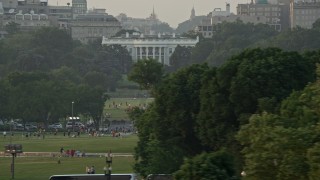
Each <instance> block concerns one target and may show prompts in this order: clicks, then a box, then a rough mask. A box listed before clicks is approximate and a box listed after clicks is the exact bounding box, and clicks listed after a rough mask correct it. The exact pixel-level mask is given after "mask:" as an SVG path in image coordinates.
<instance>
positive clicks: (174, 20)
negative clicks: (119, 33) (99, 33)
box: [49, 0, 250, 28]
mask: <svg viewBox="0 0 320 180" xmlns="http://www.w3.org/2000/svg"><path fill="white" fill-rule="evenodd" d="M68 2H70V3H71V2H72V0H49V4H50V5H57V4H58V5H59V6H65V5H66V4H67V3H68ZM248 2H250V1H249V0H233V1H230V0H229V1H226V0H87V3H88V9H92V8H105V9H106V12H107V13H108V14H111V15H113V16H117V15H119V14H120V13H125V14H126V15H127V16H129V17H135V18H146V17H149V15H150V13H152V9H153V7H154V10H155V13H156V14H157V16H158V18H159V19H160V20H161V21H163V22H167V23H169V24H170V26H171V27H174V28H176V27H177V26H178V24H179V23H181V22H183V21H185V20H188V19H189V17H190V12H191V9H192V7H194V8H195V12H196V15H197V16H199V15H207V14H208V13H209V12H210V11H213V10H214V9H215V8H221V10H222V11H225V5H226V3H230V5H231V11H232V12H233V13H235V14H236V7H237V4H241V3H248Z"/></svg>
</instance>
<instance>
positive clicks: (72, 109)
mask: <svg viewBox="0 0 320 180" xmlns="http://www.w3.org/2000/svg"><path fill="white" fill-rule="evenodd" d="M73 104H74V101H72V103H71V120H72V133H74V118H73Z"/></svg>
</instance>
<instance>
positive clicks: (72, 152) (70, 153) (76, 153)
mask: <svg viewBox="0 0 320 180" xmlns="http://www.w3.org/2000/svg"><path fill="white" fill-rule="evenodd" d="M60 155H61V156H67V157H74V156H76V157H85V153H84V152H80V151H78V150H74V149H71V150H69V149H67V150H66V151H64V149H63V147H61V148H60Z"/></svg>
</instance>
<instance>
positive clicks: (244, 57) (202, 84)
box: [134, 48, 319, 179]
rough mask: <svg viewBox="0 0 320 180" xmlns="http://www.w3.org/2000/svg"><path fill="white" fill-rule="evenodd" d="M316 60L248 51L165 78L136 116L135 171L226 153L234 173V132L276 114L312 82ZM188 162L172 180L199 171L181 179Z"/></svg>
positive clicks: (168, 168) (238, 166) (162, 169)
mask: <svg viewBox="0 0 320 180" xmlns="http://www.w3.org/2000/svg"><path fill="white" fill-rule="evenodd" d="M316 59H319V55H318V52H310V53H306V54H299V53H297V52H284V51H282V50H280V49H277V48H267V49H260V48H257V49H250V50H249V49H248V50H246V51H244V52H242V53H240V54H238V55H237V56H233V57H232V58H231V59H229V60H228V61H227V62H226V63H225V64H224V65H223V66H221V67H219V68H215V67H209V66H208V65H207V64H203V65H198V64H195V65H192V66H189V67H187V68H183V69H180V70H178V71H177V72H175V73H172V74H169V75H167V76H164V77H163V79H162V81H161V82H160V84H158V85H157V86H156V87H154V89H153V92H154V97H155V101H154V103H153V104H152V107H151V108H149V109H148V110H147V111H146V112H144V113H142V114H140V116H139V115H138V116H135V122H136V125H137V128H138V131H139V135H138V136H139V143H138V146H137V148H136V160H137V163H136V165H135V169H136V171H138V172H139V173H141V174H142V175H147V174H157V173H174V172H175V171H177V170H179V169H180V165H182V164H183V162H184V161H183V160H184V158H186V157H187V158H190V160H189V161H186V162H185V163H187V164H193V163H195V164H197V163H199V162H198V161H199V159H197V158H196V157H195V159H193V158H192V157H194V156H195V155H197V154H200V153H201V152H203V151H204V152H216V151H220V150H222V149H225V151H226V152H227V153H228V154H231V155H232V156H233V158H234V159H235V162H234V163H231V162H225V163H230V164H233V165H232V169H233V171H234V172H238V175H239V174H240V173H239V172H240V171H241V170H242V158H243V156H241V155H240V149H241V145H240V144H239V143H238V142H237V139H235V135H236V134H237V132H238V130H239V129H240V128H241V127H242V126H243V125H245V124H248V122H249V117H250V116H251V115H252V114H255V113H260V112H269V113H277V112H279V111H280V103H281V101H282V100H283V99H285V98H287V97H288V96H289V95H290V94H291V93H292V91H294V90H297V91H298V90H301V89H303V88H304V87H305V86H306V85H307V84H308V83H309V82H313V81H314V80H315V77H316V73H315V70H316V66H315V62H316V61H315V60H316ZM134 69H136V68H134ZM136 70H138V69H136ZM137 74H138V73H137ZM136 115H137V114H136ZM301 136H302V135H301ZM245 137H247V138H249V139H251V138H250V137H249V136H245ZM275 152H276V151H275ZM168 161H170V163H167V162H168ZM208 163H209V162H208ZM187 164H185V165H184V166H185V167H184V166H182V167H181V168H182V169H181V171H182V173H178V175H177V177H180V176H181V178H182V179H193V178H196V174H197V173H198V172H195V173H194V174H193V173H190V174H189V175H190V176H188V178H187V177H186V176H187V175H186V176H182V175H181V174H183V172H185V171H186V170H183V169H186V168H191V167H188V166H191V165H187ZM206 165H209V164H206ZM203 168H204V169H201V170H205V167H203ZM201 170H199V171H201ZM223 171H225V169H224V170H223ZM218 172H220V171H219V170H217V172H216V173H218ZM179 174H180V175H179ZM208 174H210V173H209V172H208ZM216 175H218V174H216ZM232 175H233V174H232V173H231V175H230V176H229V175H228V176H226V175H222V177H226V178H227V177H229V178H231V177H232ZM227 179H228V178H227Z"/></svg>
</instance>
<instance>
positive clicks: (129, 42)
mask: <svg viewBox="0 0 320 180" xmlns="http://www.w3.org/2000/svg"><path fill="white" fill-rule="evenodd" d="M198 42H199V38H198V37H197V38H196V39H191V38H185V37H178V36H176V35H175V34H172V35H161V34H160V33H159V34H158V35H144V34H140V33H134V34H129V33H126V35H125V36H124V37H112V38H107V37H103V39H102V45H115V44H117V45H121V46H124V47H126V49H127V50H128V52H129V54H130V55H131V57H132V60H133V61H137V60H139V59H148V58H153V59H157V60H158V61H159V62H160V63H162V64H165V65H170V61H169V59H170V56H171V55H172V53H173V52H174V50H175V48H176V47H177V46H178V45H180V46H186V47H194V46H195V45H196V44H197V43H198Z"/></svg>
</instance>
